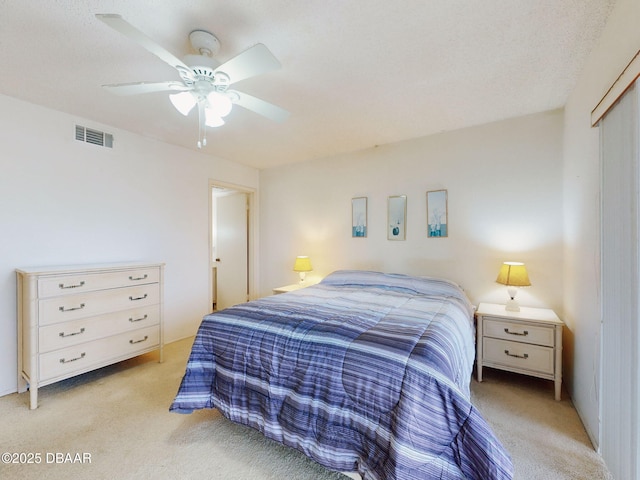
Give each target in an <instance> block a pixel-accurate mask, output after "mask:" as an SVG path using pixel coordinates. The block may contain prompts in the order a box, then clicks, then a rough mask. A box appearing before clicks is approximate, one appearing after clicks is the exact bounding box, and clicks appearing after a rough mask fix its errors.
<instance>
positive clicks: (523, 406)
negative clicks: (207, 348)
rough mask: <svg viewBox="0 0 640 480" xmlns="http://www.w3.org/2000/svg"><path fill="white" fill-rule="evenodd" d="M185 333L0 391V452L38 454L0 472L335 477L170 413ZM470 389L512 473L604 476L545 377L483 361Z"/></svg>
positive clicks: (241, 436)
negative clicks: (32, 385)
mask: <svg viewBox="0 0 640 480" xmlns="http://www.w3.org/2000/svg"><path fill="white" fill-rule="evenodd" d="M191 342H192V340H191V339H188V340H183V341H180V342H176V343H172V344H170V345H167V346H166V347H165V362H164V363H162V364H160V363H158V362H157V354H155V353H154V354H149V355H145V356H142V357H139V358H137V359H133V360H130V361H127V362H123V363H120V364H118V365H116V366H111V367H106V368H104V369H101V370H99V371H96V372H91V373H88V374H85V375H82V376H80V377H76V378H73V379H69V380H65V381H63V382H59V383H57V384H54V385H49V386H47V387H44V388H42V389H41V390H40V398H39V405H40V407H39V408H38V409H37V410H29V409H28V406H27V405H28V393H26V394H21V395H18V394H13V395H7V396H4V397H2V398H0V422H1V423H0V453H3V452H14V453H22V454H26V455H23V456H22V457H16V458H15V459H16V460H18V461H29V460H32V461H34V462H38V461H39V462H40V463H27V464H5V463H0V479H14V478H15V479H25V480H29V479H38V480H41V479H65V480H75V479H96V480H97V479H105V480H114V479H140V480H143V479H144V480H146V479H151V478H154V479H171V480H174V479H220V480H270V479H273V480H276V479H277V480H281V479H295V480H306V479H308V480H346V477H344V476H343V475H341V474H339V473H335V472H330V471H328V470H326V469H324V468H323V467H321V466H319V465H318V464H316V463H314V462H312V461H311V460H309V459H307V458H306V457H304V456H303V455H301V454H299V453H298V452H297V451H295V450H292V449H289V448H286V447H283V446H280V445H278V444H276V443H275V442H272V441H270V440H266V439H265V438H264V437H262V436H261V435H260V434H258V433H257V432H255V431H253V430H251V429H248V428H245V427H242V426H238V425H234V424H231V423H230V422H228V421H227V420H226V419H224V418H222V417H221V416H220V415H219V414H218V413H217V411H200V412H196V413H194V414H191V415H179V414H173V413H169V412H168V408H169V405H170V404H171V401H172V400H173V396H174V395H175V393H176V391H177V388H178V385H179V382H180V379H181V378H182V374H183V373H184V366H185V363H186V359H187V356H188V352H189V349H190V347H191ZM472 391H473V400H474V403H475V404H476V406H477V407H478V408H479V409H480V411H481V412H482V413H483V415H484V416H485V418H486V419H487V420H488V422H489V423H490V424H491V425H492V426H493V428H494V430H495V432H496V434H497V435H498V437H499V438H500V439H501V440H502V441H503V443H504V444H505V446H506V447H507V449H508V450H509V451H510V453H511V455H512V457H513V460H514V464H515V467H516V478H517V479H523V480H534V479H544V480H549V479H560V480H561V479H585V480H586V479H589V480H597V479H610V478H611V477H610V476H609V475H608V473H607V472H606V469H605V467H604V466H603V464H602V462H601V460H600V458H599V456H598V455H597V454H596V453H595V452H594V451H593V448H592V447H591V444H590V443H589V440H588V438H587V436H586V433H585V431H584V429H583V427H582V424H581V423H580V420H579V419H578V416H577V414H576V412H575V410H574V408H573V406H572V404H571V402H570V401H569V400H568V399H567V398H566V395H565V397H564V399H563V400H562V401H561V402H556V401H554V400H553V384H552V382H546V381H541V380H540V381H539V380H536V379H532V378H528V377H522V376H518V375H511V374H506V373H502V372H497V371H492V370H487V371H486V376H485V381H484V382H483V383H481V384H479V383H478V382H476V381H475V380H474V381H473V383H472ZM2 459H3V460H5V456H3V457H2ZM72 460H78V462H77V463H60V462H64V461H72ZM83 460H84V462H83ZM89 460H90V463H88V461H89Z"/></svg>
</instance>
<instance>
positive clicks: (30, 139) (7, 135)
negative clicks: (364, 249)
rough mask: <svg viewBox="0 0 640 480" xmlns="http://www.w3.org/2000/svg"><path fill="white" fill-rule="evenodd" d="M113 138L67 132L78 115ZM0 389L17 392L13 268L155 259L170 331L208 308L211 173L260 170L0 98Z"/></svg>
mask: <svg viewBox="0 0 640 480" xmlns="http://www.w3.org/2000/svg"><path fill="white" fill-rule="evenodd" d="M76 123H79V124H81V125H85V126H87V127H90V128H96V129H98V130H104V131H107V132H111V133H113V134H114V148H113V149H108V148H102V147H97V146H94V145H88V144H84V143H81V142H78V141H76V140H75V139H74V129H75V124H76ZM0 145H1V146H2V148H1V150H0V395H2V394H6V393H10V392H13V391H15V390H16V385H17V381H16V378H17V377H16V371H17V363H16V356H17V347H16V343H17V341H16V338H17V337H16V335H17V334H16V287H15V273H14V269H15V268H16V267H25V266H38V265H60V264H82V263H100V262H116V261H146V260H148V261H160V262H165V263H166V267H165V268H166V270H165V279H166V285H165V315H166V318H165V326H166V340H167V341H173V340H176V339H179V338H183V337H185V336H188V335H192V334H194V333H195V329H196V327H197V325H198V324H199V322H200V320H201V319H202V316H203V315H204V314H205V313H206V312H207V311H208V310H209V306H208V299H209V289H208V286H209V253H208V245H209V243H208V242H209V231H208V229H209V219H208V215H209V213H208V212H209V195H210V193H209V179H210V178H211V179H215V180H220V181H224V182H229V183H233V184H237V185H244V186H247V187H251V188H256V187H257V184H258V174H257V171H256V170H254V169H251V168H248V167H243V166H240V165H238V164H235V163H233V162H229V161H226V160H222V159H219V158H215V157H212V156H209V155H205V154H202V153H198V152H194V151H190V150H187V149H184V148H180V147H175V146H171V145H167V144H164V143H161V142H158V141H155V140H150V139H147V138H144V137H141V136H138V135H134V134H131V133H128V132H125V131H121V130H117V129H114V128H110V127H108V126H104V125H99V124H95V123H93V122H89V121H87V120H83V119H78V118H75V117H72V116H69V115H66V114H63V113H60V112H56V111H52V110H48V109H45V108H42V107H39V106H36V105H33V104H29V103H25V102H22V101H19V100H16V99H13V98H10V97H6V96H0Z"/></svg>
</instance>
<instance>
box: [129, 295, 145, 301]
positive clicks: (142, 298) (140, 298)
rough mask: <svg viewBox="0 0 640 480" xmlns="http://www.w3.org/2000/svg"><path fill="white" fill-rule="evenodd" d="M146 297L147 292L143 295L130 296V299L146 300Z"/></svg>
mask: <svg viewBox="0 0 640 480" xmlns="http://www.w3.org/2000/svg"><path fill="white" fill-rule="evenodd" d="M145 298H147V294H146V293H145V294H144V295H143V296H141V297H129V300H131V301H132V302H135V301H136V300H144V299H145Z"/></svg>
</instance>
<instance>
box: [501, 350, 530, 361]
mask: <svg viewBox="0 0 640 480" xmlns="http://www.w3.org/2000/svg"><path fill="white" fill-rule="evenodd" d="M504 353H505V354H507V355H509V356H510V357H515V358H524V359H527V358H529V354H528V353H525V354H524V355H516V354H514V353H509V350H505V351H504Z"/></svg>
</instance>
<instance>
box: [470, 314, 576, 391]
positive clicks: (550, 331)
mask: <svg viewBox="0 0 640 480" xmlns="http://www.w3.org/2000/svg"><path fill="white" fill-rule="evenodd" d="M476 318H477V322H478V323H477V348H476V350H477V352H476V353H477V368H478V381H479V382H481V381H482V367H491V368H498V369H500V370H506V371H509V372H515V373H521V374H523V375H531V376H533V377H539V378H546V379H548V380H553V381H554V382H555V398H556V400H560V395H561V394H560V388H561V386H562V326H563V325H564V324H563V322H562V320H560V319H559V318H558V316H557V315H556V314H555V313H554V312H553V310H550V309H547V308H530V307H520V311H519V312H509V311H507V310H505V308H504V305H497V304H494V303H481V304H480V305H479V306H478V310H477V311H476Z"/></svg>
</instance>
